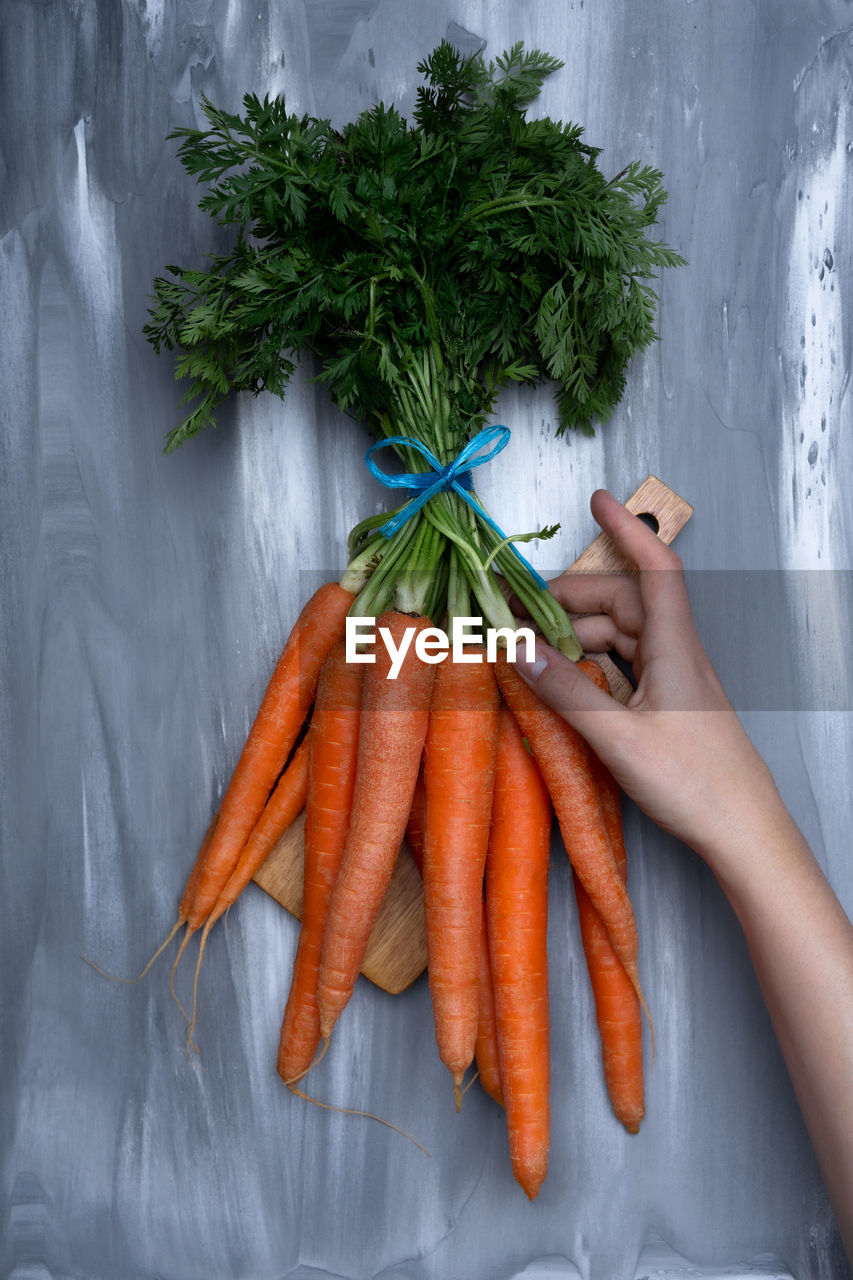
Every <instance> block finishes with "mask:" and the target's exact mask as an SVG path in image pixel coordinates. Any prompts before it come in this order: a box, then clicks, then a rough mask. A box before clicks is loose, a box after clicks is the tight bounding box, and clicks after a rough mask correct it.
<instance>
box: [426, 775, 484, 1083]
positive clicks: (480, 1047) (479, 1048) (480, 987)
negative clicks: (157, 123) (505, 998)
mask: <svg viewBox="0 0 853 1280" xmlns="http://www.w3.org/2000/svg"><path fill="white" fill-rule="evenodd" d="M425 823H426V789H425V787H424V780H423V774H419V775H418V781H417V785H416V786H415V795H414V799H413V800H412V811H411V813H410V814H409V821H408V823H407V824H406V839H407V841H408V842H409V848H410V849H411V851H412V858H413V859H414V861H415V864H416V866H417V868H418V870H419V871H422V870H423V865H424V841H425V838H426V831H425V829H424V828H425ZM474 1057H475V1058H476V1061H477V1070H478V1072H479V1075H480V1083H481V1084H482V1086H483V1088H484V1089H485V1090H486V1093H488V1094H489V1095H490V1097H492V1098H494V1100H495V1102H497V1103H499V1104H500V1106H503V1092H502V1090H501V1074H500V1067H499V1064H498V1043H497V1030H496V1027H495V997H494V992H493V990H492V970H491V964H490V961H489V940H488V936H487V934H486V909H485V906H484V907H483V912H482V924H481V928H480V951H479V963H478V970H477V1044H476V1048H475V1050H474Z"/></svg>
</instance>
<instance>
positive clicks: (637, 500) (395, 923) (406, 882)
mask: <svg viewBox="0 0 853 1280" xmlns="http://www.w3.org/2000/svg"><path fill="white" fill-rule="evenodd" d="M625 506H626V507H627V508H628V510H629V511H632V512H633V513H634V515H638V516H642V517H644V518H645V519H646V521H647V522H648V523H649V524H651V525H652V527H653V528H656V532H657V535H658V537H659V538H660V539H661V541H663V542H666V543H667V544H669V543H670V542H672V540H673V539H674V537H675V535H676V534H677V533H678V531H679V530H680V529H683V528H684V525H685V524H686V523H687V521H688V520H689V519H690V516H691V515H692V514H693V508H692V507H691V506H690V505H689V503H687V502H685V501H684V499H683V498H680V497H679V496H678V494H677V493H674V492H673V490H672V489H669V488H667V486H666V485H665V484H663V482H662V481H660V480H658V479H657V477H656V476H649V477H648V478H647V479H646V480H644V481H643V483H642V484H641V485H640V487H639V489H637V491H636V492H635V493H633V494H632V495H631V497H630V498H629V499H628V501H627V502H626V503H625ZM566 573H636V569H635V568H634V566H633V565H632V564H630V563H629V562H628V561H626V560H625V558H624V556H622V555H621V554H620V553H619V552H618V551H617V550H616V547H615V546H614V545H613V543H612V542H611V540H610V539H609V538H608V536H607V535H606V534H605V533H599V535H598V537H597V538H594V539H593V541H592V542H591V543H590V544H589V546H588V547H587V548H586V550H585V551H582V552H581V554H580V555H579V556H578V558H577V560H575V562H574V564H572V565H570V566H569V568H568V569H567V570H566ZM590 656H592V657H595V658H596V659H597V660H598V661H599V662H600V663H601V665H602V667H603V668H604V670H605V671H606V673H607V678H608V680H609V681H610V690H611V692H612V694H613V696H614V698H618V699H619V701H620V702H627V701H628V699H629V698H630V696H631V692H632V688H633V686H632V685H631V682H630V681H629V680H628V678H627V677H626V676H625V675H623V673H622V672H621V671H620V669H619V668H618V667H617V666H616V664H615V663H614V662H613V661H611V659H610V658H609V657H608V656H607V654H606V653H604V654H593V655H590ZM304 825H305V819H304V815H303V816H302V817H300V818H299V819H298V820H297V821H296V822H295V823H294V824H293V825H292V826H291V827H290V828H289V829H288V830H287V831H286V832H285V834H284V835H283V836H282V838H281V840H279V842H278V844H277V845H276V847H275V849H273V851H272V853H271V854H270V856H269V857H268V858H267V860H266V862H265V863H264V865H263V866H262V867H261V869H260V871H259V872H258V873H257V875H256V876H255V881H256V883H257V884H259V885H260V886H261V888H262V889H265V890H266V892H267V893H268V894H270V896H271V897H273V898H275V900H276V902H279V903H280V904H281V905H282V906H283V907H284V908H285V909H286V910H287V911H289V912H290V913H291V915H294V916H296V918H297V920H301V919H302V867H303V858H304V835H303V831H304ZM426 965H427V951H426V934H425V932H424V902H423V888H422V885H421V876H420V872H419V871H418V869H417V867H416V866H415V863H414V860H413V858H412V855H411V853H410V851H409V847H408V845H407V844H406V842H405V841H404V842H403V844H402V846H401V848H400V853H399V856H398V858H397V866H396V868H395V870H394V875H393V877H392V879H391V883H390V885H389V887H388V892H387V894H386V896H385V901H384V902H383V904H382V906H381V908H380V911H379V915H378V916H377V918H376V923H375V924H374V927H373V932H372V934H371V935H370V942H369V943H368V947H367V953H366V955H365V958H364V964H363V966H362V970H361V971H362V973H363V974H364V975H365V977H367V978H369V979H370V980H371V982H374V983H376V985H377V986H379V987H382V989H383V990H384V991H389V992H391V993H392V994H394V995H396V994H398V993H399V992H401V991H405V989H406V987H408V986H410V985H411V984H412V983H413V982H414V981H415V979H416V978H417V977H419V976H420V974H422V973H423V971H424V970H425V969H426Z"/></svg>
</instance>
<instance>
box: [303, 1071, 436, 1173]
mask: <svg viewBox="0 0 853 1280" xmlns="http://www.w3.org/2000/svg"><path fill="white" fill-rule="evenodd" d="M288 1088H289V1089H290V1091H291V1093H292V1094H293V1095H294V1096H295V1097H297V1098H302V1099H303V1101H305V1102H310V1103H312V1105H313V1106H315V1107H322V1108H323V1110H324V1111H336V1112H337V1113H338V1115H341V1116H363V1117H364V1119H365V1120H376V1121H378V1123H379V1124H384V1125H385V1127H386V1128H387V1129H393V1130H394V1132H395V1133H399V1134H400V1135H401V1136H402V1137H403V1138H406V1139H407V1140H408V1141H409V1142H411V1143H412V1144H413V1145H414V1146H416V1147H417V1148H418V1150H419V1151H422V1152H423V1153H424V1155H425V1156H427V1157H429V1158H430V1159H432V1154H431V1152H429V1151H427V1149H426V1147H425V1146H424V1145H423V1143H421V1142H418V1140H417V1138H413V1137H412V1135H411V1134H410V1133H406V1130H405V1129H401V1128H400V1126H399V1125H397V1124H392V1123H391V1121H390V1120H386V1119H385V1118H384V1116H378V1115H376V1114H375V1112H373V1111H358V1110H356V1109H355V1108H354V1107H334V1106H332V1104H331V1102H321V1101H320V1100H319V1098H312V1097H311V1095H310V1093H303V1091H302V1090H301V1089H294V1088H292V1086H291V1085H288Z"/></svg>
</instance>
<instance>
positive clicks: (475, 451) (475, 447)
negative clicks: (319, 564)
mask: <svg viewBox="0 0 853 1280" xmlns="http://www.w3.org/2000/svg"><path fill="white" fill-rule="evenodd" d="M510 434H511V433H510V429H509V427H505V426H502V425H497V426H494V427H484V428H483V430H482V431H479V432H478V433H477V435H475V436H474V438H473V440H469V441H468V443H467V444H466V445H465V447H464V448H463V449H462V450H460V452H459V453H458V454H457V455H456V457H455V458H454V459H453V461H452V462H449V463H448V464H447V466H446V467H443V466H442V465H441V463H440V462H439V460H438V458H437V457H436V456H435V454H434V453H432V451H431V450H430V449H428V448H427V447H426V445H424V444H421V442H420V440H410V439H409V438H408V437H407V436H388V437H387V438H386V439H384V440H379V441H377V443H376V444H374V445H371V446H370V448H369V449H368V450H367V453H366V454H365V455H364V461H365V463H366V465H367V468H368V470H369V471H370V472H371V474H372V475H374V476H375V477H376V479H377V480H378V481H379V482H380V483H381V484H384V485H386V486H387V487H388V488H389V489H410V490H413V491H414V497H412V498H411V500H410V501H409V502H407V503H406V505H405V506H404V507H403V508H402V509H401V510H400V511H398V512H397V514H396V515H394V516H392V517H391V518H390V520H387V521H386V522H385V524H383V525H382V527H381V529H380V530H379V532H380V533H381V534H382V535H383V536H384V537H386V538H392V537H393V536H394V534H395V533H396V532H397V530H398V529H401V528H402V527H403V525H404V524H405V523H406V521H407V520H410V519H411V517H412V516H413V515H414V514H415V513H416V512H417V511H420V509H421V507H422V506H424V505H425V504H426V503H427V502H429V500H430V498H434V497H435V496H436V494H438V493H443V492H445V491H446V490H448V489H452V490H453V492H454V493H458V494H459V497H460V498H463V499H464V500H465V502H467V503H468V506H469V507H471V508H472V509H473V510H474V511H476V513H477V515H478V516H479V517H480V519H481V520H485V522H486V524H487V525H488V526H489V527H490V528H491V529H493V530H494V532H495V533H496V534H497V535H498V537H499V538H500V539H501V541H504V540H505V539H506V534H505V533H504V532H503V530H502V529H501V528H500V527H499V526H498V525H496V524H495V522H494V520H493V519H492V517H491V516H490V515H489V513H488V511H484V509H483V508H482V507H481V506H480V504H479V502H478V501H477V499H476V498H475V497H474V496H473V494H471V492H470V490H471V488H472V486H473V483H474V478H473V476H472V474H471V473H472V471H473V469H474V467H481V466H482V465H483V463H484V462H491V460H492V458H494V457H496V456H497V455H498V454H499V453H500V452H501V450H502V449H505V448H506V446H507V445H508V444H509V439H510ZM392 444H396V445H404V446H405V447H406V448H408V449H414V450H415V451H416V452H417V453H419V454H420V455H421V457H422V458H425V459H426V461H427V462H428V463H429V465H430V467H431V468H432V470H431V471H407V472H404V473H403V474H402V475H389V473H388V472H387V471H383V470H382V469H381V467H379V466H377V464H376V463H375V462H374V461H373V457H372V455H373V454H374V453H375V451H376V450H377V449H384V448H385V446H386V445H392ZM486 450H488V452H486ZM509 546H510V549H511V550H512V551H513V553H514V554H515V555H516V556H517V557H518V559H519V560H520V561H521V563H522V564H523V565H524V567H525V569H526V570H527V571H528V573H530V574H531V575H532V577H533V579H534V581H535V582H536V584H537V586H539V587H541V589H542V590H543V591H547V590H548V584H547V582H546V581H545V579H544V578H542V577H540V575H539V574H538V573H537V572H536V570H535V569H534V568H533V566H532V565H531V564H530V563H529V562H528V561H527V560H525V558H524V556H523V555H522V554H521V552H520V551H519V550H518V549H517V548H516V547H514V546H513V545H512V543H510V544H509Z"/></svg>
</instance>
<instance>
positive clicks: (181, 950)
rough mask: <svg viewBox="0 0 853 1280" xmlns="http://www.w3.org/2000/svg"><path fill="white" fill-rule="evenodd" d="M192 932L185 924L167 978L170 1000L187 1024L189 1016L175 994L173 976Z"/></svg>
mask: <svg viewBox="0 0 853 1280" xmlns="http://www.w3.org/2000/svg"><path fill="white" fill-rule="evenodd" d="M194 932H195V930H193V929H191V928H190V926H189V924H187V931H186V933H185V934H184V938H183V941H182V942H181V945H180V947H179V948H178V954H177V955H176V956H175V963H174V964H173V965H172V973H171V976H170V978H169V990H170V991H171V992H172V999H173V1000H174V1002H175V1004H176V1005H177V1006H178V1008H179V1009H180V1011H181V1013H182V1014H183V1015H184V1017H185V1018H186V1020H187V1022H189V1020H190V1015H189V1014H188V1013H187V1011H186V1009H185V1008H184V1006H183V1005H182V1004H181V1002H180V1000H179V999H178V993H177V991H176V990H175V974H176V973H177V970H178V965H179V964H180V960H181V956H182V955H183V954H184V947H185V946H186V945H187V943H188V942H189V940H190V938H191V937H192V936H193V933H194Z"/></svg>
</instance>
